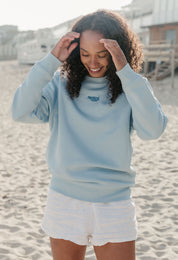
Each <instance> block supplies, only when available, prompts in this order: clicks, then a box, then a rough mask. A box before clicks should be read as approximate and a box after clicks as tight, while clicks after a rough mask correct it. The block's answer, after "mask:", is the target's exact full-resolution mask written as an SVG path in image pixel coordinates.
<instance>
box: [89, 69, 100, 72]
mask: <svg viewBox="0 0 178 260" xmlns="http://www.w3.org/2000/svg"><path fill="white" fill-rule="evenodd" d="M90 70H91V71H94V72H95V71H99V70H100V68H99V69H90Z"/></svg>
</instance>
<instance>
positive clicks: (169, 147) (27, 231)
mask: <svg viewBox="0 0 178 260" xmlns="http://www.w3.org/2000/svg"><path fill="white" fill-rule="evenodd" d="M30 68H31V67H30V66H27V65H26V66H22V65H21V66H20V65H18V63H17V61H1V62H0V107H1V109H0V126H1V127H0V191H1V192H0V259H1V260H21V259H24V260H31V259H33V260H50V259H52V257H51V250H50V244H49V239H48V237H47V236H46V235H45V234H44V233H43V231H42V230H41V227H40V225H41V219H42V217H43V212H44V208H45V203H46V196H47V192H48V185H49V181H50V174H49V172H48V167H47V164H46V161H45V152H46V146H47V143H48V139H49V128H48V124H43V125H40V124H39V125H30V124H22V123H16V122H13V121H12V119H11V115H10V106H11V102H12V98H13V95H14V92H15V89H16V88H17V87H18V86H19V85H20V84H21V83H22V81H23V80H24V78H25V76H26V74H27V73H28V71H29V70H30ZM151 84H152V86H153V89H154V92H155V95H156V96H157V98H158V99H159V101H160V102H161V104H162V107H163V109H164V111H165V113H166V114H167V116H168V118H169V123H168V126H167V128H166V131H165V132H164V134H163V135H162V136H161V137H160V138H159V139H158V140H154V141H142V140H140V139H139V138H138V137H137V136H136V135H135V134H134V135H133V137H132V140H133V146H134V154H133V164H134V165H135V169H136V171H137V178H136V186H135V188H133V192H132V194H133V198H134V200H135V204H136V210H137V219H138V240H137V242H136V254H137V260H153V259H162V260H168V259H169V260H176V259H178V247H177V245H178V203H177V202H178V75H176V76H175V88H174V89H171V85H170V84H171V83H170V78H166V79H164V80H163V81H159V82H155V81H152V82H151ZM86 259H90V260H94V259H95V256H94V253H93V251H92V247H88V249H87V254H86ZM108 260H110V259H108Z"/></svg>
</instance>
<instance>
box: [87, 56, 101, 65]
mask: <svg viewBox="0 0 178 260" xmlns="http://www.w3.org/2000/svg"><path fill="white" fill-rule="evenodd" d="M98 64H99V63H98V60H97V59H96V57H91V58H90V61H89V66H90V67H91V68H95V67H96V66H97V65H98Z"/></svg>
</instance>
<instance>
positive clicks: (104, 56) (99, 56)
mask: <svg viewBox="0 0 178 260" xmlns="http://www.w3.org/2000/svg"><path fill="white" fill-rule="evenodd" d="M106 56H107V54H105V55H103V56H101V55H98V58H106Z"/></svg>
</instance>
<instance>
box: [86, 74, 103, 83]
mask: <svg viewBox="0 0 178 260" xmlns="http://www.w3.org/2000/svg"><path fill="white" fill-rule="evenodd" d="M84 80H85V81H86V83H89V82H91V83H95V84H101V83H102V84H104V83H106V82H107V81H108V80H107V78H106V76H105V77H101V78H94V77H90V76H86V77H85V79H84Z"/></svg>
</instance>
